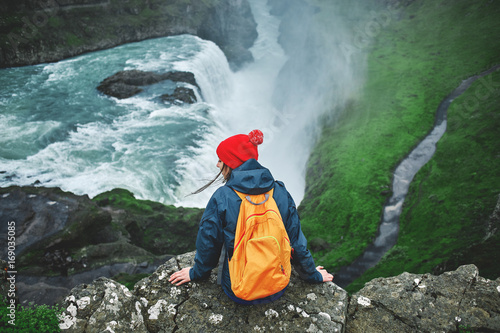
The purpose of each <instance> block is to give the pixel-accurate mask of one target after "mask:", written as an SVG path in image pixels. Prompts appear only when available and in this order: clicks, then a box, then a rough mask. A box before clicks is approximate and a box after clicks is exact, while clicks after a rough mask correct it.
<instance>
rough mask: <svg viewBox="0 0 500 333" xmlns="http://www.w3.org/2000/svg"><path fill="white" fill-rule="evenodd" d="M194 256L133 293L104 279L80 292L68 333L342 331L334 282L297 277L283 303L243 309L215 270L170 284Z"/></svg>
mask: <svg viewBox="0 0 500 333" xmlns="http://www.w3.org/2000/svg"><path fill="white" fill-rule="evenodd" d="M194 254H195V252H189V253H186V254H183V255H179V256H176V257H174V258H172V259H170V260H169V261H167V262H166V263H165V264H163V265H162V266H160V267H159V268H158V269H157V270H156V271H155V272H154V273H153V274H152V275H151V276H149V277H147V278H145V279H143V280H141V281H139V282H138V283H137V284H136V285H135V287H134V290H133V291H131V292H130V294H129V292H128V290H126V288H125V287H124V286H121V285H120V284H119V283H116V282H113V281H111V280H109V279H105V278H100V279H98V280H96V281H94V283H92V284H90V285H80V286H77V287H75V288H74V289H73V290H72V291H71V293H70V295H69V296H68V297H67V298H66V301H65V308H66V311H65V312H64V318H65V323H64V324H63V325H61V328H62V329H63V330H64V331H68V332H100V331H102V330H105V329H107V327H109V328H110V329H112V330H114V331H116V332H118V331H121V329H123V330H126V329H131V328H132V327H134V329H133V331H134V332H173V331H175V332H213V331H221V332H258V331H260V332H273V331H279V330H282V331H286V332H306V331H310V332H320V331H321V332H342V331H343V329H344V325H345V318H346V313H347V304H348V301H347V293H346V292H345V291H344V290H343V289H341V288H339V287H338V286H336V285H335V284H334V283H331V282H328V283H323V284H314V285H313V284H308V283H306V282H305V281H302V280H300V279H299V277H298V274H295V273H293V274H292V278H291V282H290V285H289V287H288V288H287V290H286V292H285V294H284V296H283V297H281V298H280V299H279V300H277V301H275V302H273V303H269V304H265V305H257V306H243V305H239V304H236V303H234V302H233V301H231V300H230V299H229V298H228V297H227V296H226V295H225V294H224V292H223V291H222V289H221V287H220V286H219V285H217V283H216V282H215V280H216V279H215V277H216V274H217V272H216V270H214V272H212V277H214V279H212V278H210V279H207V280H204V281H196V282H191V283H188V284H185V285H182V286H179V287H177V286H174V285H172V284H170V282H169V281H168V278H166V277H167V276H170V274H172V273H173V272H175V271H177V270H178V269H180V268H183V267H188V266H192V265H193V261H194ZM312 295H314V296H312ZM89 300H90V302H89ZM71 323H72V324H71ZM68 326H69V327H68Z"/></svg>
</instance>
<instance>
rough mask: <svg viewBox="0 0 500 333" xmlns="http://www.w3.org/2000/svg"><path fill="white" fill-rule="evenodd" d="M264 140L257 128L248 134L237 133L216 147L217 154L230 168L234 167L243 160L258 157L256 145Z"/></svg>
mask: <svg viewBox="0 0 500 333" xmlns="http://www.w3.org/2000/svg"><path fill="white" fill-rule="evenodd" d="M263 141H264V134H262V132H261V131H260V130H258V129H256V130H253V131H251V132H250V133H249V134H248V135H246V134H237V135H233V136H231V137H229V138H227V139H226V140H224V141H222V142H221V143H220V144H219V146H218V147H217V156H219V159H220V160H221V161H222V162H224V164H226V165H227V166H229V167H230V168H231V169H236V168H237V167H239V166H240V165H242V164H243V163H244V162H245V161H247V160H249V159H251V158H255V159H256V160H258V159H259V152H258V151H257V146H258V145H260V144H261V143H262V142H263Z"/></svg>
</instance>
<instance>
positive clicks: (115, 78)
mask: <svg viewBox="0 0 500 333" xmlns="http://www.w3.org/2000/svg"><path fill="white" fill-rule="evenodd" d="M165 80H170V81H173V82H185V83H188V84H191V85H193V86H195V87H197V88H198V89H199V86H198V84H197V83H196V79H195V77H194V74H193V73H191V72H181V71H178V72H176V71H172V72H167V73H155V72H145V71H140V70H136V69H133V70H126V71H120V72H117V73H115V74H113V75H111V76H110V77H107V78H106V79H104V80H103V81H102V82H101V83H100V84H99V86H98V87H97V90H99V91H100V92H102V93H103V94H106V95H108V96H112V97H116V98H119V99H124V98H129V97H132V96H134V95H137V94H138V93H140V92H142V91H143V89H142V88H141V87H143V86H148V85H152V84H155V83H158V82H161V81H165Z"/></svg>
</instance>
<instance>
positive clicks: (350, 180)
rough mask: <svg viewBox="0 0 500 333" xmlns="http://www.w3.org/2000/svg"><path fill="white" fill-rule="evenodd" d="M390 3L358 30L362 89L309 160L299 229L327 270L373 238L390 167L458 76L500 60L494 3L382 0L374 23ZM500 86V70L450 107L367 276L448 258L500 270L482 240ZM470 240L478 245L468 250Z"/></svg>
mask: <svg viewBox="0 0 500 333" xmlns="http://www.w3.org/2000/svg"><path fill="white" fill-rule="evenodd" d="M318 3H319V4H321V1H318ZM390 6H393V7H392V8H397V9H396V10H391V11H389V12H390V16H389V17H388V18H387V17H386V16H385V18H386V19H385V20H384V21H383V23H384V24H380V25H379V29H378V30H374V31H372V32H371V33H370V34H365V36H364V37H365V39H367V43H365V44H363V45H364V46H365V48H364V49H363V50H358V49H356V48H354V49H353V50H355V51H367V53H368V56H367V57H368V58H367V73H366V82H365V85H364V88H363V90H362V93H361V94H360V96H358V97H357V98H355V99H353V100H352V101H351V103H349V105H347V106H346V108H345V110H344V111H343V113H342V115H341V117H340V119H339V120H338V121H337V122H336V123H334V124H329V125H325V126H324V128H323V131H322V136H321V139H320V141H319V142H318V144H317V146H316V148H315V149H314V151H313V153H312V155H311V157H310V160H309V164H308V166H309V171H308V175H307V180H306V181H307V189H306V194H305V198H304V200H303V201H302V203H301V206H300V213H301V217H302V223H303V228H304V232H305V233H306V236H307V237H308V238H309V239H314V241H313V243H314V244H320V245H321V246H318V247H316V250H317V251H316V252H315V253H314V256H315V258H316V260H318V262H320V263H321V264H323V265H324V266H326V267H327V268H329V269H330V270H333V271H335V270H336V269H337V268H339V267H340V266H343V265H346V264H348V263H350V262H352V261H353V260H354V259H355V258H356V257H358V256H359V255H360V254H361V253H362V252H363V250H364V249H365V248H366V246H367V245H368V244H370V242H371V241H372V240H373V239H374V237H375V234H376V231H377V227H378V224H379V222H380V218H381V214H382V208H383V205H384V202H385V201H386V200H387V198H388V197H389V196H390V191H388V189H390V186H391V177H392V171H393V170H394V168H395V167H396V166H397V164H398V162H399V161H401V160H402V159H403V158H404V157H405V155H406V154H408V153H409V152H410V151H411V149H412V148H413V147H414V146H415V145H416V144H418V142H419V141H420V140H421V139H422V138H423V137H425V136H426V134H427V133H428V132H429V131H430V130H431V128H432V126H433V124H434V121H435V114H436V109H437V107H438V105H439V104H440V102H441V101H442V100H443V99H444V98H445V97H446V96H447V95H448V94H449V93H450V92H451V91H452V90H453V89H455V88H457V87H458V85H459V84H460V83H461V81H462V80H463V79H465V78H468V77H470V76H472V75H474V74H477V73H480V72H482V71H484V70H486V69H488V68H490V67H492V66H494V65H496V64H499V63H500V44H499V43H498V42H497V39H498V38H497V36H498V34H499V32H500V25H499V24H498V17H500V3H498V2H496V1H487V0H482V1H469V0H458V1H451V0H440V1H430V0H420V1H406V2H405V3H403V2H394V1H392V2H390V1H389V2H384V3H382V4H381V5H380V7H379V9H378V12H377V11H374V15H372V17H373V19H372V20H375V18H376V17H379V18H380V17H382V16H381V15H377V13H379V14H380V13H385V12H387V8H389V7H390ZM370 23H373V21H370V19H368V20H367V21H364V22H363V21H360V22H358V23H357V27H358V29H359V28H361V31H362V29H366V27H369V25H370ZM379 23H382V22H379ZM365 31H369V30H365ZM367 36H368V37H367ZM351 46H353V47H356V43H355V41H353V44H352V45H351ZM485 82H486V83H485ZM498 83H500V77H499V75H498V73H495V74H492V75H491V76H488V77H486V78H485V79H484V80H483V81H478V82H476V83H475V85H474V86H473V87H471V88H470V89H469V91H468V92H467V94H466V95H464V96H462V97H460V98H459V99H457V100H455V101H454V102H453V103H452V107H451V109H450V111H449V125H448V131H447V133H446V134H445V136H444V137H443V139H442V141H441V142H440V143H439V144H438V147H437V153H436V155H435V157H434V158H433V159H432V160H431V162H430V163H429V164H428V165H426V166H425V167H424V168H423V170H421V171H420V172H419V174H417V176H416V179H415V180H414V182H413V184H412V186H411V188H410V193H409V196H408V197H407V199H406V201H405V204H404V208H403V214H402V217H401V230H400V235H399V239H398V244H397V246H396V247H395V248H394V249H393V250H392V251H391V252H390V253H389V255H388V256H387V257H386V258H385V259H384V260H383V261H382V262H381V263H380V264H379V265H378V266H377V267H376V268H375V269H374V270H373V271H372V272H371V273H370V275H369V277H370V278H373V277H377V276H389V275H396V274H399V273H401V272H403V271H410V272H415V273H422V272H429V271H432V270H433V269H434V268H436V267H437V266H439V265H440V264H441V265H443V264H444V263H445V262H447V263H448V265H449V267H446V268H447V269H448V270H449V269H453V268H454V267H450V266H456V264H458V263H459V262H460V263H462V261H466V262H467V263H475V264H477V265H478V266H479V269H480V271H482V272H484V274H485V276H486V277H490V278H493V277H495V278H496V277H498V276H499V275H500V270H499V269H498V265H496V266H492V265H491V261H488V260H486V259H487V258H491V257H493V258H495V257H496V258H497V259H498V253H499V251H498V249H495V247H491V248H490V250H488V247H486V248H483V247H481V246H482V245H481V244H482V242H483V239H484V237H485V236H486V234H487V233H488V230H489V231H491V230H493V229H494V228H491V227H487V225H488V220H489V216H490V215H491V214H492V213H493V210H494V208H495V205H496V203H497V199H498V195H499V193H500V177H499V175H500V172H499V171H500V167H499V165H500V163H499V162H500V161H499V158H500V145H499V141H498V138H499V137H500V136H499V134H500V133H499V130H498V128H500V119H499V109H498V105H499V103H498V102H499V98H500V95H499V88H500V87H499V86H500V84H498ZM488 228H489V229H488ZM495 237H498V235H495V236H492V238H490V240H489V242H490V243H492V244H495V241H492V240H493V239H495ZM496 244H498V241H496ZM471 246H472V247H475V248H477V247H478V246H479V247H480V248H481V250H477V251H476V252H472V253H471V252H470V251H466V250H465V249H467V248H469V247H471ZM496 247H498V245H497V246H496ZM461 251H463V254H464V255H466V254H467V257H462V258H463V260H461V259H460V258H459V257H460V255H459V254H458V257H457V253H460V252H461ZM453 254H455V257H453ZM452 257H453V259H452ZM497 261H498V260H497ZM482 266H484V267H482ZM436 269H439V267H438V268H436ZM367 279H368V277H366V278H365V277H362V278H361V280H360V282H359V283H356V284H353V285H352V286H351V287H350V288H349V289H350V290H356V289H359V287H361V286H362V282H363V281H366V280H367Z"/></svg>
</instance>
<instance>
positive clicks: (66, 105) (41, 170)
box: [0, 0, 307, 207]
mask: <svg viewBox="0 0 500 333" xmlns="http://www.w3.org/2000/svg"><path fill="white" fill-rule="evenodd" d="M252 10H253V12H254V16H255V18H256V21H257V23H258V28H257V29H258V32H259V37H258V39H257V41H256V42H255V44H254V46H253V47H252V49H251V52H252V54H253V56H254V58H255V62H254V63H252V64H250V65H248V66H247V67H245V68H243V69H242V70H240V71H238V72H236V73H234V72H232V71H231V70H230V69H229V65H228V63H227V60H226V58H225V56H224V54H223V53H222V51H221V50H220V49H219V48H218V47H217V45H215V44H214V43H212V42H210V41H206V40H202V39H200V38H198V37H196V36H192V35H181V36H173V37H166V38H158V39H151V40H146V41H142V42H138V43H130V44H126V45H122V46H119V47H115V48H113V49H108V50H103V51H99V52H93V53H88V54H85V55H81V56H77V57H74V58H71V59H67V60H63V61H59V62H57V63H51V64H40V65H36V66H27V67H20V68H8V69H2V70H0V87H1V89H0V133H2V135H1V137H0V186H2V187H7V186H11V185H36V186H47V187H56V186H57V187H60V188H62V189H63V190H66V191H71V192H74V193H76V194H88V195H89V196H91V197H93V196H95V195H97V194H99V193H102V192H104V191H107V190H111V189H113V188H125V189H128V190H130V191H131V192H133V193H134V194H135V195H136V197H137V198H141V199H150V200H154V201H158V202H162V203H165V204H175V205H182V206H195V207H203V206H204V205H205V204H206V202H207V200H208V198H209V196H210V195H211V193H212V192H213V190H214V189H215V188H212V189H209V190H208V191H205V193H202V194H199V195H196V196H187V195H188V194H189V193H191V192H193V191H194V190H196V189H197V188H199V187H201V186H202V185H203V184H204V183H205V182H206V181H208V180H209V179H211V178H213V176H215V175H216V173H217V171H218V169H217V168H216V163H217V156H216V154H215V148H216V147H217V144H218V143H219V142H220V141H221V140H223V139H225V138H226V137H228V136H230V135H234V134H237V133H248V132H250V131H251V130H253V129H255V128H259V129H261V130H262V131H263V132H264V135H265V140H264V144H263V145H262V146H261V147H260V148H261V159H260V160H261V162H262V163H263V164H264V165H266V166H268V167H269V168H270V169H271V170H275V171H274V172H273V173H274V174H275V177H277V178H280V179H283V178H284V177H286V178H287V179H283V180H284V181H286V183H287V185H289V188H290V190H291V192H293V195H294V196H295V197H296V199H297V200H298V201H300V199H301V197H302V195H303V193H302V192H303V187H304V185H303V183H304V176H303V174H304V168H305V161H306V160H307V156H302V157H301V158H302V159H303V161H302V162H301V163H302V165H298V166H297V168H288V170H295V171H292V172H291V173H288V174H286V175H283V174H280V168H278V167H276V168H273V166H278V165H279V164H282V163H283V164H285V165H290V166H295V160H296V159H295V158H296V156H292V158H290V159H289V160H287V159H286V158H285V160H282V159H280V160H278V159H276V158H273V156H274V155H275V154H273V151H275V150H280V149H281V148H280V147H279V145H280V143H279V142H278V141H279V140H275V139H274V138H276V137H279V136H280V135H281V134H282V133H284V131H286V128H284V126H282V127H279V125H278V126H277V125H276V124H279V123H282V122H279V121H277V119H279V117H281V116H282V115H280V114H279V112H278V111H277V110H276V109H275V108H274V106H273V104H272V102H271V97H272V93H273V87H274V82H275V79H276V77H277V75H278V73H279V71H280V69H281V68H282V66H283V64H284V63H285V61H286V59H287V58H286V56H285V54H284V52H283V50H282V49H281V47H280V46H279V44H278V42H277V40H278V26H279V20H278V19H277V18H276V17H274V16H271V15H270V14H269V8H268V7H267V5H266V1H262V0H259V1H252ZM131 69H137V70H143V71H154V72H159V73H162V72H167V71H171V70H179V71H190V72H192V73H194V75H195V78H196V81H197V83H198V85H199V86H200V91H196V92H197V98H198V102H197V103H195V104H192V105H188V104H184V105H174V104H166V103H164V102H162V101H161V99H160V98H159V96H160V95H161V94H164V93H168V92H172V91H173V89H175V87H176V84H174V83H173V82H170V81H164V82H162V83H159V84H155V85H152V86H147V87H145V89H144V91H143V92H142V93H140V94H138V95H136V96H134V97H132V98H128V99H123V100H118V99H116V98H112V97H108V96H105V95H102V94H101V93H99V92H98V91H97V90H96V87H97V86H98V85H99V83H100V82H101V81H102V80H104V79H105V78H106V77H108V76H111V75H113V74H114V73H116V72H118V71H121V70H131ZM184 85H185V84H184ZM191 88H194V87H191ZM195 90H196V89H195ZM293 140H294V141H295V142H297V145H298V146H302V145H303V144H302V142H303V140H301V138H300V137H295V138H293ZM290 155H293V154H290ZM280 157H281V158H282V157H283V156H280Z"/></svg>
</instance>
